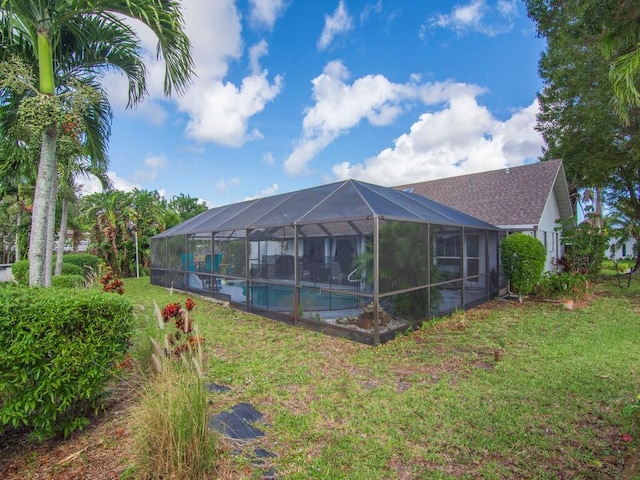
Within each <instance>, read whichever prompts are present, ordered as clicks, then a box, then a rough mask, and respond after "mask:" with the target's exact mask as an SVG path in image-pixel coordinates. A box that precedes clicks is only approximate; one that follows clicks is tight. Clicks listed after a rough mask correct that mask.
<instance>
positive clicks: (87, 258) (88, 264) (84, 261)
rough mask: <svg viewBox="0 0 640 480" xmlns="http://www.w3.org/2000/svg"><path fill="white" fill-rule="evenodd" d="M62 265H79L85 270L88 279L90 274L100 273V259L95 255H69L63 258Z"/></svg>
mask: <svg viewBox="0 0 640 480" xmlns="http://www.w3.org/2000/svg"><path fill="white" fill-rule="evenodd" d="M62 264H63V265H67V264H69V265H77V266H79V267H81V268H82V269H83V270H84V276H85V278H86V276H87V273H88V272H90V271H93V272H97V271H98V265H99V264H100V258H99V257H97V256H95V255H91V254H90V253H69V254H66V255H64V256H63V257H62Z"/></svg>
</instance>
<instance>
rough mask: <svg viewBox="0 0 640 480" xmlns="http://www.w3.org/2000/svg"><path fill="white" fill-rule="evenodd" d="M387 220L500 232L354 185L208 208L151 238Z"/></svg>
mask: <svg viewBox="0 0 640 480" xmlns="http://www.w3.org/2000/svg"><path fill="white" fill-rule="evenodd" d="M375 217H378V218H380V219H385V220H397V221H406V222H418V223H432V224H438V225H454V226H464V227H468V228H478V229H485V230H486V229H489V230H498V228H497V227H495V226H493V225H490V224H488V223H486V222H483V221H482V220H478V219H477V218H474V217H471V216H469V215H467V214H465V213H462V212H460V211H458V210H454V209H453V208H450V207H447V206H445V205H442V204H440V203H437V202H434V201H433V200H430V199H428V198H426V197H423V196H422V195H417V194H413V193H409V192H403V191H399V190H395V189H393V188H388V187H381V186H378V185H373V184H370V183H364V182H360V181H356V180H345V181H343V182H337V183H330V184H327V185H321V186H318V187H313V188H307V189H304V190H298V191H295V192H290V193H283V194H280V195H274V196H271V197H264V198H258V199H255V200H247V201H244V202H239V203H234V204H231V205H225V206H221V207H215V208H212V209H210V210H208V211H206V212H204V213H201V214H200V215H198V216H196V217H193V218H191V219H189V220H187V221H185V222H183V223H181V224H179V225H176V226H175V227H172V228H170V229H168V230H165V231H164V232H162V233H160V234H159V235H156V236H155V238H162V237H170V236H174V235H190V234H195V233H206V232H220V231H226V230H240V229H247V228H249V229H256V228H259V229H262V228H269V227H277V226H290V225H309V224H324V223H333V222H351V221H358V220H368V219H371V218H375Z"/></svg>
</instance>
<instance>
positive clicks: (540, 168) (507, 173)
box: [396, 160, 572, 226]
mask: <svg viewBox="0 0 640 480" xmlns="http://www.w3.org/2000/svg"><path fill="white" fill-rule="evenodd" d="M396 188H398V189H400V190H410V191H412V192H413V193H417V194H419V195H424V196H425V197H427V198H430V199H431V200H434V201H436V202H438V203H442V204H443V205H447V206H449V207H451V208H455V209H456V210H460V211H461V212H464V213H466V214H468V215H471V216H473V217H476V218H479V219H480V220H484V221H485V222H488V223H491V224H493V225H498V226H500V225H538V223H539V222H540V219H541V217H542V213H543V211H544V208H545V205H546V203H547V200H548V199H549V196H550V195H551V193H552V192H553V191H555V193H556V197H557V199H558V205H559V207H560V213H561V215H562V217H563V218H567V217H569V216H571V211H572V210H571V202H570V200H569V191H568V188H567V181H566V177H565V173H564V167H563V166H562V160H550V161H546V162H539V163H534V164H529V165H522V166H518V167H510V168H506V169H501V170H491V171H488V172H480V173H473V174H469V175H461V176H458V177H449V178H442V179H438V180H431V181H427V182H420V183H413V184H409V185H402V186H398V187H396Z"/></svg>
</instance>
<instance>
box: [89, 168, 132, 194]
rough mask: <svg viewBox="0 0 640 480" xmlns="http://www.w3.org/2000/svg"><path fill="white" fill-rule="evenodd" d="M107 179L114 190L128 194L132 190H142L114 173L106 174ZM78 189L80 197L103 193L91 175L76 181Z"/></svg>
mask: <svg viewBox="0 0 640 480" xmlns="http://www.w3.org/2000/svg"><path fill="white" fill-rule="evenodd" d="M107 177H109V180H111V183H112V185H113V188H114V189H115V190H121V191H123V192H130V191H132V190H133V189H134V188H138V189H142V186H141V185H140V184H137V183H132V182H130V181H129V180H127V179H125V178H122V177H119V176H118V175H117V174H116V172H107ZM78 188H79V190H80V195H81V196H85V195H91V194H92V193H102V191H103V188H102V185H101V184H100V181H99V180H98V179H97V178H96V177H95V176H93V175H91V174H87V175H86V176H83V177H82V178H80V179H78Z"/></svg>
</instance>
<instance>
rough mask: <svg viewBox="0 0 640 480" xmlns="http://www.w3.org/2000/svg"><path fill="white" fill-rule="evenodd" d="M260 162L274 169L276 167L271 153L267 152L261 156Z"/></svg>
mask: <svg viewBox="0 0 640 480" xmlns="http://www.w3.org/2000/svg"><path fill="white" fill-rule="evenodd" d="M262 161H263V162H264V163H266V164H267V165H269V166H270V167H274V166H275V165H276V161H275V160H274V158H273V153H271V152H267V153H265V154H264V155H263V156H262Z"/></svg>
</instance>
